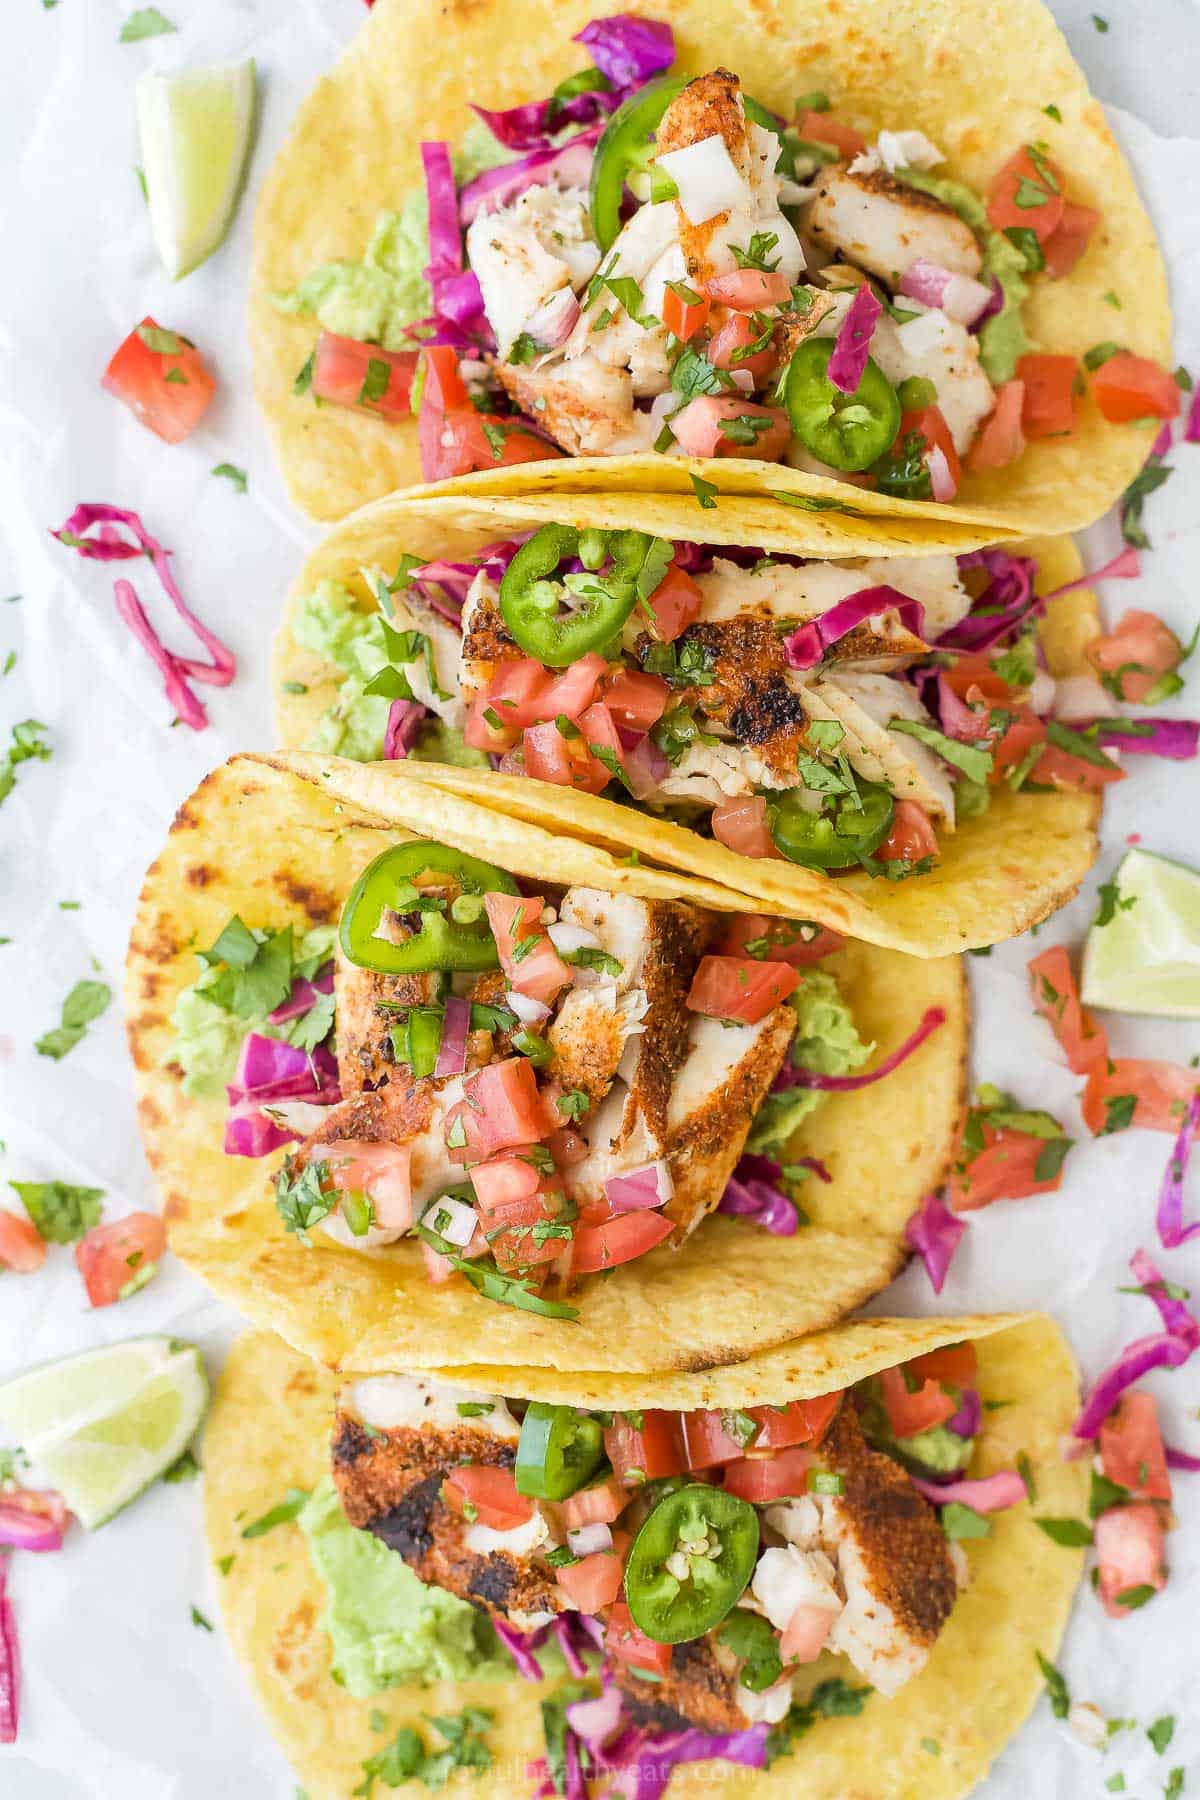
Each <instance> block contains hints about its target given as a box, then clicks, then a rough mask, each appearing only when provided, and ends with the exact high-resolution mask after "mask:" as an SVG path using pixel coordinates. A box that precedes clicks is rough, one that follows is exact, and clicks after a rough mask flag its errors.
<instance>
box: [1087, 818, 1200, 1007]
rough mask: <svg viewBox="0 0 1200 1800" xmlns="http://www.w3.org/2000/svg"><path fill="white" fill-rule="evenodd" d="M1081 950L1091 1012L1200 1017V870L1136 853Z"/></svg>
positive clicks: (1122, 868) (1119, 872)
mask: <svg viewBox="0 0 1200 1800" xmlns="http://www.w3.org/2000/svg"><path fill="white" fill-rule="evenodd" d="M1115 886H1116V894H1115V896H1114V895H1109V896H1108V897H1107V898H1108V900H1109V901H1110V902H1111V906H1106V907H1105V908H1104V909H1103V910H1104V911H1111V914H1112V916H1111V917H1110V918H1109V921H1108V923H1107V924H1106V925H1093V926H1092V928H1091V930H1090V931H1089V932H1088V936H1087V943H1086V945H1085V947H1084V952H1083V1001H1084V1005H1085V1006H1098V1007H1101V1008H1105V1007H1107V1008H1108V1009H1109V1010H1110V1011H1111V1012H1132V1013H1159V1014H1161V1015H1162V1016H1163V1017H1164V1018H1168V1019H1197V1018H1200V870H1198V869H1188V868H1185V867H1184V865H1183V864H1182V863H1177V862H1170V861H1168V859H1167V858H1166V857H1165V856H1151V855H1150V853H1149V851H1147V850H1131V851H1130V852H1129V854H1128V855H1127V856H1126V857H1125V859H1124V861H1123V862H1122V863H1121V866H1120V868H1119V869H1118V870H1117V873H1116V877H1115Z"/></svg>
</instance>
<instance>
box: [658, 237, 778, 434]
mask: <svg viewBox="0 0 1200 1800" xmlns="http://www.w3.org/2000/svg"><path fill="white" fill-rule="evenodd" d="M740 272H741V271H739V273H740ZM671 430H672V431H673V432H674V433H675V437H676V440H677V441H678V443H679V444H680V445H681V446H682V448H683V449H684V450H686V451H687V454H688V455H689V456H754V457H759V458H761V460H762V461H763V462H777V461H778V460H779V458H780V457H781V456H782V455H783V453H784V451H785V450H786V449H787V447H788V445H789V443H790V442H791V438H792V421H791V418H790V416H789V414H788V413H786V412H784V411H783V410H782V408H780V407H778V406H766V405H763V404H760V402H758V401H757V400H754V399H753V398H752V397H751V396H750V395H749V394H701V395H700V396H699V398H698V399H696V400H689V401H688V403H687V405H686V406H685V407H684V409H683V411H682V412H678V413H676V414H675V416H674V418H673V419H672V420H671Z"/></svg>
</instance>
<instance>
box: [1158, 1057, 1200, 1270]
mask: <svg viewBox="0 0 1200 1800" xmlns="http://www.w3.org/2000/svg"><path fill="white" fill-rule="evenodd" d="M1197 1125H1200V1090H1197V1092H1196V1093H1194V1094H1193V1095H1192V1098H1191V1102H1190V1104H1189V1106H1188V1109H1187V1111H1186V1113H1185V1114H1184V1116H1183V1124H1182V1125H1181V1127H1180V1130H1179V1136H1178V1137H1177V1138H1176V1139H1175V1143H1174V1145H1173V1147H1172V1150H1171V1155H1170V1159H1169V1160H1168V1162H1167V1167H1166V1170H1165V1172H1164V1174H1163V1180H1162V1187H1161V1189H1160V1191H1159V1196H1158V1218H1157V1224H1158V1241H1159V1243H1160V1244H1161V1245H1162V1247H1163V1249H1164V1250H1178V1248H1179V1246H1180V1244H1186V1243H1187V1242H1188V1241H1189V1239H1191V1238H1194V1237H1196V1236H1198V1235H1200V1219H1196V1220H1194V1221H1193V1222H1192V1224H1190V1225H1185V1224H1184V1222H1183V1187H1184V1182H1185V1181H1186V1179H1187V1171H1188V1163H1189V1162H1190V1161H1191V1155H1192V1143H1193V1140H1194V1138H1195V1135H1196V1127H1197Z"/></svg>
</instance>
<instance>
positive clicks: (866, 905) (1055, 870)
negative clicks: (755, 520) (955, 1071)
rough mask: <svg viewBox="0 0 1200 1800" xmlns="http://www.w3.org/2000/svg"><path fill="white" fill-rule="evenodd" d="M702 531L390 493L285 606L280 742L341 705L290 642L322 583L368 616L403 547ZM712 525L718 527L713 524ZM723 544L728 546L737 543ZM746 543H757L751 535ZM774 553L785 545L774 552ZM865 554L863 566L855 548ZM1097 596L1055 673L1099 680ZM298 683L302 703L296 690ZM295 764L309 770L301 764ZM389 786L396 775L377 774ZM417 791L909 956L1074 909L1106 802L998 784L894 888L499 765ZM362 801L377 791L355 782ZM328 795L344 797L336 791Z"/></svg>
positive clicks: (615, 508)
mask: <svg viewBox="0 0 1200 1800" xmlns="http://www.w3.org/2000/svg"><path fill="white" fill-rule="evenodd" d="M701 516H702V518H703V520H704V521H705V523H704V524H702V525H698V524H696V523H695V522H693V521H686V522H684V523H683V524H681V521H680V519H679V518H676V517H675V516H673V514H672V511H671V502H670V501H669V500H665V499H663V498H661V497H659V496H655V495H636V494H629V495H623V496H620V497H619V498H616V499H614V498H613V497H612V496H609V497H607V499H604V498H603V497H600V498H596V499H593V498H590V497H589V498H579V497H571V496H560V497H559V498H558V499H557V500H556V501H554V502H550V503H538V504H536V505H535V504H534V503H533V502H532V501H521V502H499V501H496V502H493V503H492V504H491V506H489V507H486V508H482V509H480V508H468V507H466V506H464V505H463V503H461V502H455V501H447V500H430V499H428V498H426V497H425V496H424V495H414V496H407V497H406V496H404V495H392V496H390V497H389V498H388V499H386V500H380V501H376V502H375V504H374V505H372V506H369V507H364V508H363V509H362V511H360V512H358V513H356V514H354V516H353V517H352V518H349V519H346V520H344V521H343V523H342V524H341V525H339V526H338V527H337V528H336V529H335V530H334V531H332V532H330V534H329V536H328V537H327V538H326V539H325V541H324V543H322V544H321V545H319V546H318V548H317V549H316V550H315V551H314V552H313V554H312V555H311V556H310V557H309V559H308V561H307V562H306V563H305V565H304V567H303V569H302V570H301V572H300V575H299V576H298V578H297V580H296V582H295V584H294V586H293V588H292V591H291V596H290V598H289V602H288V607H289V611H288V613H287V614H286V615H285V618H284V621H283V624H282V626H281V627H280V630H279V633H278V635H277V637H276V642H275V655H274V665H273V685H274V689H275V695H276V725H277V729H278V734H279V737H280V740H281V742H282V743H283V744H284V745H287V746H292V747H295V748H299V747H301V746H303V745H304V744H306V743H308V742H309V741H310V740H311V738H312V734H313V732H314V731H315V729H316V726H317V723H318V721H319V719H320V717H321V714H322V713H323V712H324V711H325V709H326V708H327V707H328V706H329V705H331V704H332V702H333V700H334V698H335V697H336V693H337V687H338V683H339V681H340V680H341V676H340V673H339V672H338V671H337V670H336V669H334V668H332V666H331V665H330V664H328V663H326V662H324V661H323V660H322V659H321V658H319V657H316V656H314V655H313V654H312V653H311V652H310V651H307V650H304V649H302V648H301V647H300V646H299V645H298V644H297V643H296V641H295V639H294V638H293V637H292V634H291V631H290V629H289V624H288V619H289V618H290V609H291V608H292V607H293V606H294V605H295V604H296V603H297V601H298V599H299V597H300V596H301V595H303V594H307V593H311V592H312V590H313V589H314V588H315V587H316V586H317V584H318V583H319V582H320V581H322V580H326V579H328V580H333V581H337V582H341V583H342V584H344V585H345V586H346V587H347V588H348V589H349V591H350V592H351V593H352V594H353V595H355V596H356V597H357V599H358V601H359V603H360V604H361V605H362V606H363V607H364V609H366V610H374V609H375V607H376V604H377V603H376V600H375V594H374V587H373V585H370V584H368V582H367V581H365V580H364V579H363V573H362V572H363V570H377V571H378V572H380V573H385V574H387V575H388V576H389V577H390V575H391V574H392V573H393V572H394V570H395V568H396V565H397V561H398V559H399V556H400V554H401V552H402V551H405V550H409V551H411V552H412V553H413V554H414V555H418V556H425V557H434V556H444V557H448V558H449V559H450V560H452V561H453V560H461V559H462V558H463V557H466V556H471V555H474V554H475V553H476V552H477V551H479V550H480V549H481V548H482V547H483V546H484V545H485V544H488V543H495V542H496V541H497V540H498V539H501V538H504V537H508V536H512V535H516V534H517V533H520V532H522V531H529V530H530V529H531V528H535V527H536V526H539V525H542V524H545V523H547V522H548V521H550V520H557V521H558V522H559V523H561V524H566V525H575V526H578V527H580V528H583V527H585V526H589V525H591V526H602V527H604V528H609V527H612V526H616V525H620V526H622V527H626V528H633V529H637V530H642V531H651V532H656V533H658V534H659V535H661V536H666V537H679V536H680V535H681V534H682V536H683V537H685V538H689V539H690V538H695V539H696V540H697V541H700V542H705V541H710V540H709V533H710V532H711V531H712V530H713V529H714V528H715V527H717V526H720V527H721V528H722V529H724V528H725V527H726V526H727V525H728V524H729V521H728V520H726V519H725V518H724V516H723V515H722V511H721V508H720V507H717V508H716V509H714V510H713V511H711V512H707V513H704V514H703V515H701ZM710 522H711V523H710ZM716 541H719V542H730V541H732V540H731V539H729V538H728V537H727V536H722V537H720V538H718V539H717V540H716ZM742 541H743V542H754V543H756V544H757V543H758V540H757V539H743V540H742ZM763 547H764V548H768V549H771V548H783V547H785V546H784V545H783V544H780V543H778V542H776V543H769V544H767V545H765V546H763ZM1019 549H1020V550H1021V551H1024V552H1028V553H1030V554H1032V555H1033V556H1035V557H1036V558H1037V561H1038V577H1037V589H1038V591H1039V592H1040V593H1049V592H1051V591H1052V590H1053V589H1055V588H1057V587H1061V586H1063V585H1064V584H1065V583H1067V582H1070V581H1074V580H1077V579H1078V577H1079V576H1080V575H1081V574H1082V573H1083V565H1082V563H1081V561H1080V558H1079V552H1078V550H1077V549H1076V547H1075V545H1074V543H1073V542H1072V540H1071V539H1070V538H1039V539H1036V540H1034V541H1033V542H1031V543H1029V544H1024V545H1021V546H1019ZM855 554H858V555H862V554H864V552H863V551H862V549H861V548H860V549H859V550H858V551H856V552H855ZM895 581H896V584H897V585H898V586H899V587H901V588H903V586H904V562H903V559H902V558H898V559H897V567H896V575H895ZM1099 629H1100V626H1099V622H1098V617H1097V608H1096V598H1095V595H1094V594H1093V592H1092V591H1091V589H1090V588H1077V589H1076V590H1075V591H1074V592H1073V593H1070V594H1064V595H1063V596H1061V598H1059V599H1058V600H1054V601H1052V602H1051V604H1050V605H1049V607H1048V608H1047V610H1046V616H1045V618H1044V619H1043V620H1042V621H1041V622H1040V637H1041V643H1042V647H1043V650H1044V651H1045V655H1046V664H1047V667H1048V668H1049V670H1050V673H1051V674H1052V675H1056V676H1058V675H1076V674H1083V673H1086V672H1088V671H1089V670H1090V664H1089V663H1088V662H1087V661H1086V659H1085V657H1084V649H1085V647H1086V645H1087V643H1088V641H1089V640H1090V639H1091V638H1092V637H1094V636H1095V635H1096V634H1097V632H1098V631H1099ZM296 685H300V686H302V687H304V688H305V690H306V691H305V692H304V693H303V694H295V693H289V692H288V691H287V690H288V687H289V686H292V687H295V686H296ZM296 766H300V765H296ZM377 768H378V769H380V770H382V771H383V775H382V776H381V779H382V780H383V782H384V788H383V790H380V791H386V782H387V768H388V765H383V764H381V765H377ZM404 768H405V771H406V772H407V774H408V775H410V776H411V778H412V780H413V781H420V782H425V783H428V784H429V785H431V786H433V787H435V788H437V789H439V790H441V791H442V792H444V793H453V794H458V795H460V796H462V797H463V798H465V799H471V800H477V801H479V802H480V803H481V804H484V805H486V806H489V807H491V808H492V809H494V810H495V811H497V812H503V813H505V814H507V815H508V816H509V817H510V818H513V819H517V820H520V821H521V822H522V823H523V824H524V825H526V826H530V827H533V826H537V827H539V828H541V829H542V830H543V831H546V832H549V833H551V834H554V835H555V836H556V837H557V839H558V841H559V842H560V843H563V842H565V834H568V833H569V834H571V835H573V836H575V837H577V838H579V839H582V840H585V841H586V842H588V843H589V844H594V845H603V846H604V847H605V849H607V850H610V851H612V852H614V853H615V854H616V855H618V856H626V855H628V854H629V852H630V851H636V852H637V854H638V855H639V856H640V857H641V858H643V859H644V861H645V863H646V864H647V865H652V864H658V865H660V866H661V865H667V866H669V867H671V868H674V869H677V870H679V871H681V872H683V873H686V874H687V875H689V876H692V877H699V878H701V879H704V880H707V881H710V882H717V883H719V884H720V885H722V886H723V887H725V888H726V889H729V890H731V891H732V892H734V893H738V894H741V895H743V896H744V897H745V899H744V904H745V905H746V906H747V907H748V908H750V909H752V910H766V911H769V912H777V913H782V914H784V915H785V916H790V917H793V918H805V919H818V920H820V921H821V923H822V924H824V925H829V926H831V927H832V928H833V929H834V930H835V931H841V932H844V933H846V934H847V935H848V936H851V937H856V938H861V939H863V940H865V941H866V942H868V943H872V944H879V945H883V946H887V947H890V948H892V949H896V950H903V951H906V952H907V953H908V954H909V955H910V956H922V957H925V956H950V955H954V954H956V953H958V952H960V951H963V950H968V949H975V948H978V947H980V946H983V945H988V944H994V943H1000V942H1002V941H1003V940H1005V939H1006V938H1010V937H1016V936H1017V935H1018V934H1019V933H1020V932H1022V931H1025V930H1027V929H1028V928H1029V926H1030V925H1035V924H1037V923H1038V922H1039V921H1040V920H1042V919H1045V918H1047V917H1048V916H1049V915H1050V914H1051V913H1052V912H1055V911H1057V909H1058V908H1059V907H1060V906H1063V905H1065V903H1066V902H1067V901H1068V900H1070V899H1071V898H1072V896H1073V895H1074V894H1075V893H1076V891H1077V890H1078V888H1079V884H1080V882H1081V881H1082V879H1083V877H1084V876H1085V875H1086V873H1087V871H1088V869H1089V868H1090V867H1091V865H1092V863H1093V862H1094V861H1095V858H1096V853H1097V849H1098V840H1097V836H1096V827H1097V823H1098V820H1099V815H1100V801H1099V799H1098V797H1097V796H1096V795H1094V794H1086V793H1081V792H1075V791H1072V792H1065V791H1062V792H1054V793H1047V794H1037V793H1028V792H1025V791H1022V792H1020V793H1015V794H1014V793H1013V792H1012V791H1011V789H1010V788H1009V787H1008V786H1007V784H1005V783H1001V784H1000V785H999V786H998V787H996V788H994V789H992V798H991V805H990V807H989V809H988V811H987V812H986V813H984V814H983V816H982V817H980V818H976V819H966V820H963V821H961V822H960V824H959V826H958V829H957V830H956V831H954V832H953V833H950V832H943V833H942V834H941V851H940V855H939V858H938V861H937V863H936V864H935V865H934V867H933V868H932V869H931V870H930V871H929V873H928V874H926V875H913V876H910V877H909V878H908V879H907V880H905V881H900V882H891V881H888V880H886V879H881V878H879V877H877V876H871V875H867V874H866V873H859V874H854V875H844V876H841V875H839V876H837V877H836V878H835V877H833V876H830V875H826V874H823V873H822V872H821V871H820V870H819V869H806V868H802V867H800V866H799V865H797V864H795V863H788V862H783V861H777V860H774V859H769V858H758V859H755V858H751V857H747V856H740V855H738V854H737V852H735V851H733V850H729V849H726V847H725V846H724V845H723V844H720V843H718V842H717V841H716V840H715V839H713V838H706V837H700V836H698V835H697V833H696V832H694V831H692V830H690V829H689V828H688V827H686V826H683V825H677V824H674V823H672V822H671V821H669V820H666V819H662V818H660V817H658V816H656V815H655V814H653V813H651V812H648V811H643V810H642V809H640V808H638V807H634V806H620V805H617V804H615V803H614V802H613V801H611V800H606V799H604V798H603V797H602V796H599V795H595V794H580V793H576V792H575V791H574V790H572V789H569V788H563V787H555V786H552V785H551V784H549V783H547V782H540V781H533V780H530V779H529V778H528V777H526V776H520V775H501V774H499V773H496V772H493V771H492V770H483V769H458V768H449V767H447V766H446V765H445V764H442V763H425V762H416V761H406V762H405V764H404ZM353 785H354V791H355V793H356V794H358V795H359V796H361V797H363V798H365V797H366V796H367V794H368V792H373V791H374V789H373V787H372V786H371V784H370V782H368V784H367V785H363V783H362V781H361V780H360V778H358V777H354V778H353ZM330 791H331V792H340V791H341V789H340V787H339V786H338V783H337V781H336V780H335V782H334V783H333V785H332V787H331V788H330Z"/></svg>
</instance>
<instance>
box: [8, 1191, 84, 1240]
mask: <svg viewBox="0 0 1200 1800" xmlns="http://www.w3.org/2000/svg"><path fill="white" fill-rule="evenodd" d="M8 1185H9V1187H10V1188H12V1189H13V1190H14V1192H16V1193H17V1194H18V1195H19V1196H20V1200H21V1204H22V1205H23V1206H24V1208H25V1211H26V1212H27V1213H28V1214H29V1217H30V1218H31V1219H32V1220H33V1223H34V1224H35V1225H36V1226H37V1229H38V1232H39V1234H40V1236H42V1237H44V1238H45V1240H46V1242H47V1243H48V1244H76V1243H78V1242H79V1239H80V1238H81V1237H82V1236H83V1235H84V1233H85V1232H88V1231H90V1230H91V1229H92V1226H93V1225H98V1224H99V1223H100V1211H101V1206H100V1203H101V1201H102V1200H103V1198H104V1189H103V1188H94V1187H72V1186H71V1185H70V1183H69V1182H66V1181H10V1182H9V1184H8Z"/></svg>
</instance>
